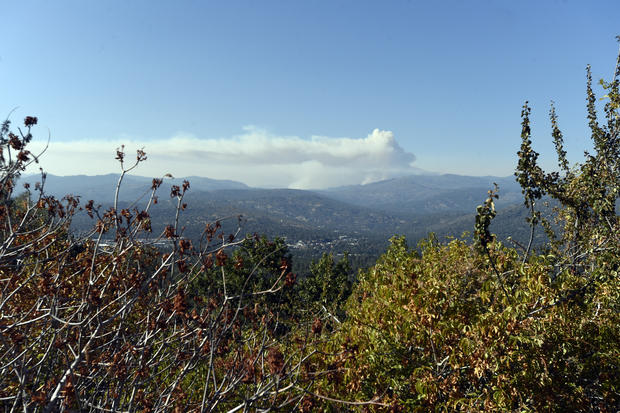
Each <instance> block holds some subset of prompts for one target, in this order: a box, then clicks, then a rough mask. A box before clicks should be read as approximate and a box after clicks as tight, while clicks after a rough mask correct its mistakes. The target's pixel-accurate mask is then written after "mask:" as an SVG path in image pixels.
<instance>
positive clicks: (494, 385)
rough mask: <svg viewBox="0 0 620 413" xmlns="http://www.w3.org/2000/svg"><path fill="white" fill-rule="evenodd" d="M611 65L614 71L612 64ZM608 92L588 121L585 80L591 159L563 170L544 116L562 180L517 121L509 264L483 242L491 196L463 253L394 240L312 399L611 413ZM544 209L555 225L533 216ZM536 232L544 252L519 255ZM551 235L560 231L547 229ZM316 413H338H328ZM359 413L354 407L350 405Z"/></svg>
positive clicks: (351, 309)
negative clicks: (544, 165) (522, 211)
mask: <svg viewBox="0 0 620 413" xmlns="http://www.w3.org/2000/svg"><path fill="white" fill-rule="evenodd" d="M619 62H620V58H619ZM615 73H616V78H615V79H614V80H613V81H612V82H610V83H605V82H601V84H602V86H603V87H604V88H605V89H606V91H607V96H606V97H607V99H608V101H607V103H606V105H605V115H606V120H607V122H606V125H604V126H601V125H600V124H599V122H598V121H597V113H596V108H595V102H596V99H595V96H594V93H593V92H592V88H591V77H590V71H589V68H588V72H587V80H588V81H587V94H588V119H589V125H590V129H591V131H592V139H593V142H594V150H595V153H594V154H586V160H585V162H584V163H583V164H580V165H577V166H575V167H573V168H569V166H568V161H567V159H566V153H565V151H564V149H563V141H562V134H561V132H560V130H559V127H558V120H557V115H556V113H555V110H554V109H553V107H552V108H551V112H550V118H551V123H552V127H553V139H554V142H555V146H556V149H557V154H558V162H559V166H560V168H561V172H553V173H546V172H544V171H543V170H542V169H541V168H540V167H539V165H538V162H537V158H538V154H537V153H536V152H535V151H534V150H533V149H532V146H531V144H532V142H531V139H530V138H531V136H530V135H531V133H530V126H529V114H530V108H529V106H528V105H527V103H526V105H525V106H524V108H523V112H522V117H523V125H522V126H523V127H522V134H521V137H522V145H521V150H520V151H519V154H518V155H519V163H518V166H517V172H516V176H517V180H518V182H519V183H520V184H521V187H522V189H523V193H524V198H525V204H526V206H527V207H528V208H529V209H530V212H531V215H530V217H529V219H528V221H529V223H530V226H531V237H530V243H529V245H527V246H523V250H522V251H521V252H520V253H519V251H517V250H516V249H513V248H507V247H505V246H504V245H502V244H501V243H500V242H498V241H497V239H496V237H495V236H494V235H493V234H491V233H490V232H489V224H490V223H491V220H492V219H493V217H494V216H495V208H494V199H495V198H497V194H496V191H490V192H489V198H488V199H487V200H486V202H485V203H484V204H483V205H481V206H480V207H479V208H478V215H477V217H476V225H475V238H474V242H473V244H469V243H466V242H464V241H461V240H453V241H451V242H449V243H448V244H441V243H439V242H438V241H437V240H436V239H435V238H434V237H432V236H431V237H430V238H429V239H428V240H426V241H423V242H422V243H421V244H420V246H419V249H420V251H421V252H416V251H410V250H409V248H408V247H407V245H406V241H405V240H404V238H398V237H396V238H393V239H392V245H391V246H390V247H389V249H388V251H387V252H386V253H385V254H384V255H383V256H382V257H381V258H380V259H379V261H378V262H377V264H376V265H375V266H374V267H373V268H371V269H370V270H368V271H367V272H364V273H362V274H360V277H359V283H358V285H357V286H356V287H355V288H354V292H353V294H352V296H351V297H350V299H349V300H348V302H347V306H346V311H347V320H346V322H345V323H344V324H343V325H342V327H341V328H340V330H339V331H338V332H337V333H336V334H335V335H334V336H333V337H332V339H331V340H330V341H329V343H328V345H327V346H326V347H325V349H324V351H325V352H326V353H327V354H331V356H330V357H327V358H326V359H325V360H323V361H324V363H325V364H324V365H320V366H319V367H321V368H327V369H328V370H329V371H331V372H332V373H331V375H329V376H325V377H324V378H323V380H322V381H321V382H320V384H319V385H318V386H317V387H316V394H317V395H319V396H320V395H331V398H332V399H339V400H345V401H349V402H351V403H355V401H356V400H358V401H359V400H369V402H367V403H365V404H364V408H365V409H376V410H384V409H388V408H389V409H392V410H395V411H429V410H442V411H453V410H461V411H499V410H502V411H516V410H519V411H538V410H545V411H547V410H548V411H607V412H612V411H616V409H617V408H618V406H619V405H620V380H619V378H620V366H619V363H618V360H620V346H619V344H620V331H619V329H618V325H620V324H619V323H620V285H619V277H618V269H619V267H620V217H619V216H618V215H617V209H616V202H617V200H618V197H619V195H620V117H619V113H618V109H619V108H620V95H619V92H618V85H619V82H618V79H617V77H618V76H620V68H619V67H618V66H616V72H615ZM545 195H548V196H550V197H552V198H553V199H555V200H557V201H558V202H559V204H560V207H559V208H558V209H557V210H556V213H557V214H556V219H557V222H556V223H553V222H550V221H549V220H547V219H545V218H544V217H543V216H541V214H540V213H539V211H538V209H537V203H538V202H539V201H540V200H541V199H542V197H543V196H545ZM539 225H542V226H543V229H544V230H545V231H546V232H547V234H548V236H549V237H550V239H551V240H552V241H551V243H550V244H549V245H548V247H547V249H546V250H545V251H544V252H543V253H541V254H538V255H531V252H532V251H531V244H532V242H531V240H532V239H533V238H534V231H535V230H536V229H537V228H538V226H539ZM557 227H559V228H560V230H559V231H554V228H557ZM331 403H332V404H329V405H327V406H326V408H325V409H326V410H338V408H339V405H338V404H337V403H336V402H331ZM358 405H359V403H358Z"/></svg>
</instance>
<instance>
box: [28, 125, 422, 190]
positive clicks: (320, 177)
mask: <svg viewBox="0 0 620 413" xmlns="http://www.w3.org/2000/svg"><path fill="white" fill-rule="evenodd" d="M121 144H125V148H126V153H127V159H128V161H129V160H132V159H134V154H135V150H136V149H139V148H144V150H145V152H146V153H147V156H148V160H147V161H146V162H145V163H143V164H141V165H140V166H139V167H138V169H136V170H135V172H134V173H135V174H137V175H144V176H161V175H163V174H165V173H171V174H172V175H174V176H176V177H181V176H206V177H209V178H215V179H231V180H236V181H241V182H244V183H246V184H248V185H250V186H257V187H283V188H299V189H317V188H327V187H333V186H339V185H351V184H363V183H369V182H374V181H378V180H382V179H387V178H392V177H396V176H403V175H410V174H415V173H419V172H420V170H419V169H418V168H415V167H414V166H413V162H414V161H415V156H414V155H413V154H412V153H409V152H406V151H405V150H404V149H403V148H402V147H401V146H400V145H399V144H398V142H397V141H396V139H395V138H394V134H393V133H392V132H390V131H383V130H379V129H375V130H373V131H372V133H370V134H369V135H368V136H367V137H365V138H330V137H325V136H313V137H311V138H310V139H302V138H300V137H297V136H275V135H272V134H269V133H268V132H266V131H264V130H261V129H258V128H255V127H246V128H244V133H243V134H241V135H238V136H234V137H232V138H229V139H200V138H197V137H195V136H193V135H187V134H179V135H177V136H175V137H172V138H170V139H166V140H153V141H145V142H138V141H127V140H126V141H123V142H121V141H101V140H96V141H87V140H84V141H71V142H53V141H52V142H51V143H50V146H49V148H48V150H47V152H46V153H45V154H44V155H43V157H42V158H41V166H42V167H43V169H44V170H45V171H47V172H50V173H52V174H56V175H77V174H85V175H98V174H105V173H111V172H118V171H119V169H118V164H117V161H115V160H114V156H115V148H117V147H120V145H121ZM42 147H43V144H42V143H37V142H33V144H32V145H31V150H32V151H33V152H35V153H36V152H37V150H41V148H42ZM31 172H32V171H31Z"/></svg>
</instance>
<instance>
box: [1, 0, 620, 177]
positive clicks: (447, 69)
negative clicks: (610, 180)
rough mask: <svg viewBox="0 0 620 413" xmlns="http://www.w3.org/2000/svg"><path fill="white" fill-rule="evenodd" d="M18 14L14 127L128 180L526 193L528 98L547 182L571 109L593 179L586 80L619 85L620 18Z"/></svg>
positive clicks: (221, 5)
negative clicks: (553, 121)
mask: <svg viewBox="0 0 620 413" xmlns="http://www.w3.org/2000/svg"><path fill="white" fill-rule="evenodd" d="M0 16H2V18H1V23H0V117H6V116H9V115H10V119H11V120H12V121H13V124H14V125H18V124H20V123H21V120H22V119H23V118H24V117H25V116H27V115H33V116H37V117H38V118H39V125H38V126H37V127H36V129H34V135H35V140H34V141H33V143H32V145H31V148H30V149H31V150H32V151H33V152H37V151H40V150H42V149H43V148H44V146H45V145H46V143H47V141H48V137H49V146H48V148H47V151H46V152H45V154H44V155H43V156H42V157H41V166H42V167H43V169H45V170H46V171H47V172H49V173H52V174H57V175H76V174H85V175H96V174H102V173H111V172H118V170H119V165H118V163H117V162H116V161H115V160H114V155H115V150H116V148H117V147H119V146H120V145H122V144H124V145H125V147H126V150H127V152H128V154H130V153H133V152H134V151H135V150H136V149H140V148H144V150H145V152H146V153H147V155H148V160H147V161H146V162H145V163H143V164H141V165H140V166H139V167H138V168H137V169H136V170H135V171H134V172H133V173H135V174H137V175H144V176H161V175H163V174H165V173H171V174H172V175H174V176H177V177H181V176H206V177H210V178H216V179H232V180H237V181H241V182H244V183H246V184H249V185H252V186H260V187H289V188H324V187H329V186H337V185H345V184H360V183H368V182H373V181H377V180H381V179H388V178H391V177H395V176H403V175H409V174H417V173H454V174H462V175H496V176H507V175H511V174H512V173H513V172H514V168H515V165H516V161H517V159H516V152H517V151H518V149H519V145H520V137H519V136H520V130H521V127H520V122H521V119H520V113H521V107H522V105H523V103H524V102H525V101H526V100H528V101H529V102H530V105H531V106H532V123H533V134H534V148H535V149H536V150H537V151H539V152H540V153H541V160H542V163H543V166H544V167H546V168H547V169H553V168H555V163H556V162H555V158H554V151H553V144H552V141H551V137H550V127H549V121H548V111H549V104H550V101H552V100H553V101H555V105H556V108H557V111H558V115H559V121H560V127H561V129H562V131H563V132H564V135H565V142H566V149H567V150H568V152H569V159H570V160H571V161H572V162H579V161H580V159H582V155H583V152H584V150H587V149H588V148H591V143H590V141H589V134H588V130H587V120H586V108H585V85H586V83H585V80H586V79H585V67H586V65H587V64H590V65H592V73H593V78H594V80H595V82H597V81H598V79H600V78H605V79H607V80H609V79H610V76H611V75H612V74H613V70H614V66H615V62H616V57H617V53H618V43H617V42H616V40H615V36H616V35H619V34H620V24H619V23H618V22H619V21H620V1H618V0H610V1H587V2H586V1H571V0H565V1H560V0H546V1H540V0H537V1H526V0H524V1H518V2H516V1H500V0H494V1H491V0H486V1H484V0H470V1H415V0H411V1H404V0H403V1H401V0H393V1H361V0H352V1H340V0H324V1H320V0H307V1H284V0H282V1H271V0H264V1H250V0H247V1H235V0H231V1H189V0H186V1H185V0H179V1H174V2H172V1H154V0H143V1H138V0H132V1H120V0H106V1H84V0H75V1H65V0H58V1H53V2H52V1H28V0H21V1H8V0H0ZM595 91H596V92H598V93H599V96H602V93H601V92H602V91H601V89H600V88H599V87H596V88H595ZM11 111H12V112H11Z"/></svg>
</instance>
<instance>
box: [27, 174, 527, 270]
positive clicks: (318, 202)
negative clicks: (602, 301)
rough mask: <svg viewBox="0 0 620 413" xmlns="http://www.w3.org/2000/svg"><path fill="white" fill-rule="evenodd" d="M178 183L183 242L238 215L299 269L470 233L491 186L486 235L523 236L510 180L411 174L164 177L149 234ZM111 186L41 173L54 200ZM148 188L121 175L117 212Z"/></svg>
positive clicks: (100, 193) (109, 194)
mask: <svg viewBox="0 0 620 413" xmlns="http://www.w3.org/2000/svg"><path fill="white" fill-rule="evenodd" d="M183 179H187V180H188V181H189V182H190V185H191V187H190V190H189V192H188V193H187V195H186V199H185V201H186V202H187V205H188V207H187V209H186V210H185V211H183V213H182V215H181V225H182V226H183V227H184V228H185V229H184V235H185V236H187V237H189V238H193V239H198V238H199V237H200V234H201V232H202V229H203V228H204V225H205V224H206V223H207V222H213V221H214V220H216V219H221V218H223V217H230V216H233V217H235V216H238V215H242V216H243V226H242V233H244V234H245V233H258V234H266V235H268V236H270V237H275V236H281V237H285V238H286V239H287V242H288V243H289V244H290V245H302V244H303V245H306V247H304V248H301V247H299V248H298V249H294V248H292V251H293V253H294V255H296V256H298V257H300V261H301V262H303V263H304V265H305V264H307V261H308V260H310V259H315V258H317V257H318V256H319V255H320V254H321V253H322V252H324V251H326V250H332V251H333V252H335V253H342V252H343V251H345V250H347V251H350V252H351V253H352V255H353V256H355V257H358V258H359V259H358V261H359V262H358V264H359V265H360V266H363V265H364V264H366V263H371V262H372V261H373V260H374V259H376V257H377V256H378V255H379V254H380V253H381V252H382V251H383V249H384V248H385V246H386V244H387V239H389V238H390V237H391V236H393V235H395V234H402V235H406V236H407V239H408V240H409V241H410V244H411V245H415V243H416V242H417V241H418V240H419V239H421V238H423V237H425V236H426V235H427V234H428V232H435V233H436V234H437V235H438V236H439V237H444V236H456V237H459V236H460V235H461V234H462V233H463V232H465V231H470V232H471V231H472V230H473V225H474V216H475V212H476V206H477V205H480V204H481V203H482V202H484V200H485V199H486V197H487V191H488V190H489V189H491V188H492V187H493V183H494V182H495V183H497V184H498V185H499V187H500V199H499V201H498V202H497V206H498V210H499V212H498V216H497V218H496V219H495V220H494V223H493V227H492V229H493V230H494V231H495V232H496V233H497V234H498V236H500V237H501V238H505V237H507V236H512V237H513V238H514V239H516V240H518V241H520V242H522V243H523V242H525V240H526V239H527V237H528V235H529V232H528V227H527V225H526V223H525V220H524V218H525V216H526V215H527V211H526V210H525V209H524V208H523V205H522V195H521V190H520V187H519V186H518V184H517V183H516V182H515V181H514V178H512V177H491V176H488V177H472V176H459V175H412V176H406V177H402V178H395V179H389V180H385V181H380V182H375V183H371V184H366V185H352V186H344V187H338V188H330V189H326V190H320V191H306V190H293V189H260V188H250V187H248V186H247V185H244V184H242V183H240V182H235V181H225V180H215V179H209V178H201V177H188V178H178V179H165V180H164V182H165V183H164V185H162V187H161V188H160V190H159V191H158V196H159V200H160V201H159V203H158V204H157V205H154V206H153V208H152V210H151V215H152V217H153V222H154V223H157V224H158V225H156V226H155V227H154V233H157V232H158V231H161V230H162V229H163V227H164V225H166V224H167V223H170V222H172V221H173V217H174V201H173V200H172V199H170V196H169V190H170V186H171V185H173V184H176V185H179V184H181V183H182V181H183ZM36 181H40V176H25V177H23V178H22V179H21V182H20V183H24V182H29V183H30V184H31V185H34V183H35V182H36ZM117 181H118V175H115V174H109V175H99V176H85V175H80V176H66V177H61V176H54V175H48V176H47V180H46V183H45V191H46V192H47V193H49V194H52V195H54V196H57V197H59V196H64V195H65V194H67V193H71V194H73V195H81V197H82V200H83V201H84V202H86V201H87V200H89V199H94V200H95V201H96V203H99V204H101V205H103V206H104V207H106V206H109V205H110V204H111V203H112V200H113V198H114V190H115V188H116V184H117ZM151 182H152V179H151V178H145V177H139V176H133V175H128V176H126V177H125V178H124V180H123V184H122V186H121V191H120V197H119V199H120V202H121V205H120V206H123V207H126V206H129V205H130V204H132V203H133V204H134V205H135V206H136V207H138V208H139V205H141V204H142V203H144V202H146V200H147V199H148V194H149V192H150V190H149V189H150V187H151ZM135 201H137V202H135ZM227 222H228V224H227V228H226V229H227V230H228V231H230V232H232V231H234V230H235V228H236V225H237V221H236V220H235V219H232V220H229V221H227ZM92 224H93V223H92V220H90V218H88V217H87V216H86V215H85V214H81V215H78V216H77V217H75V219H74V228H75V229H76V230H77V231H84V230H86V229H88V228H90V227H91V226H92ZM299 241H302V242H301V243H300V242H299ZM310 246H311V247H310ZM295 248H297V247H295Z"/></svg>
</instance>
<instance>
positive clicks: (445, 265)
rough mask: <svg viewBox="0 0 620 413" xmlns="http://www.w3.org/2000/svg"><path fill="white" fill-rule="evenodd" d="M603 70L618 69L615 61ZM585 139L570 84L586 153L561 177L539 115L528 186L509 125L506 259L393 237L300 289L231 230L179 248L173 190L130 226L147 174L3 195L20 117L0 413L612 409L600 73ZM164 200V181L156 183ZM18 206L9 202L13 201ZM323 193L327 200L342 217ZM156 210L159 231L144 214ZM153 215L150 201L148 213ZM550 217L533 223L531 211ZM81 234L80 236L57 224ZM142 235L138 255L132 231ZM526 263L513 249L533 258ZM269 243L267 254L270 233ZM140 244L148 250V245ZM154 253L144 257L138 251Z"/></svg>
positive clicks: (606, 154) (615, 362) (525, 156)
mask: <svg viewBox="0 0 620 413" xmlns="http://www.w3.org/2000/svg"><path fill="white" fill-rule="evenodd" d="M619 58H620V56H619ZM614 73H615V76H614V78H613V79H612V80H611V81H610V82H605V81H601V82H600V84H601V87H602V88H603V90H604V99H605V106H604V109H603V112H604V119H599V117H600V116H599V113H598V111H597V107H596V106H597V98H596V96H595V93H594V91H593V87H592V79H591V75H590V69H589V67H588V69H587V84H586V90H587V113H588V115H587V121H588V125H589V128H590V131H591V139H592V143H593V151H592V153H586V156H585V159H584V161H583V162H582V163H580V164H577V165H574V166H571V165H570V164H569V162H568V159H567V154H566V151H565V150H564V143H563V135H562V132H561V130H560V126H559V124H560V122H559V120H558V115H557V114H556V112H555V109H554V107H553V106H552V107H551V109H550V113H549V117H550V122H551V126H552V139H553V142H554V144H555V148H556V152H557V159H558V167H559V169H558V171H553V172H547V171H544V170H543V169H542V168H541V167H540V165H539V162H538V153H537V152H536V151H535V150H534V149H533V146H532V145H533V143H532V137H531V129H530V114H531V109H530V107H529V105H528V103H527V102H526V103H525V105H524V106H523V108H522V112H521V118H522V129H521V149H520V151H519V152H518V155H517V159H516V161H517V166H516V172H515V177H516V180H517V182H518V184H519V186H520V188H521V191H522V194H523V202H524V207H525V208H526V210H527V211H528V214H527V223H526V225H527V228H529V231H528V233H527V236H526V237H525V240H524V241H523V242H519V243H518V244H517V245H511V244H507V243H505V242H503V241H502V239H501V238H500V237H498V236H496V235H495V234H494V232H493V231H492V229H493V227H492V226H491V225H492V223H493V220H494V218H495V216H496V215H497V211H496V201H497V199H498V197H501V196H502V194H501V192H499V193H498V191H497V190H496V189H493V188H489V192H488V197H487V198H486V200H485V199H480V202H479V203H480V206H478V207H477V209H476V211H472V213H475V219H474V220H473V221H474V223H473V225H472V227H471V228H470V230H471V234H473V236H470V237H468V238H466V239H461V238H459V237H456V238H454V239H452V240H449V241H444V240H442V239H439V238H437V237H436V236H434V235H433V234H430V235H428V236H427V237H425V238H424V239H423V240H422V241H420V242H419V244H418V245H417V246H410V245H408V243H407V240H406V239H405V237H402V236H394V237H393V238H391V240H390V241H389V244H390V245H389V246H388V247H387V250H386V251H385V252H384V253H383V254H382V255H381V257H380V258H379V259H378V260H377V261H376V262H375V263H374V264H373V265H371V266H370V267H369V268H368V269H366V270H361V271H360V272H359V273H357V274H352V271H351V261H350V259H351V257H349V256H348V255H347V254H344V255H343V256H341V257H336V256H334V255H333V254H325V255H323V256H322V258H320V259H318V260H314V261H313V262H312V263H311V264H310V265H309V267H308V271H307V274H306V275H305V276H304V277H298V276H297V275H296V273H295V271H293V270H292V268H293V267H292V266H293V262H292V256H291V252H290V251H289V248H288V247H287V245H286V243H285V242H284V241H283V240H282V239H281V238H277V237H274V236H273V235H274V234H268V235H269V236H265V235H262V234H256V235H253V236H243V235H242V234H241V233H239V232H236V231H235V228H237V225H236V222H235V220H236V217H231V218H229V219H228V220H223V221H214V222H211V223H209V224H206V225H202V226H201V227H200V228H191V230H192V231H194V232H196V231H197V232H198V236H192V238H191V239H190V238H189V237H186V236H184V233H183V231H182V230H181V229H182V226H183V222H184V221H183V214H184V212H186V210H187V209H188V208H190V207H191V206H190V205H189V204H190V202H191V199H190V196H189V195H188V194H190V191H191V187H190V183H189V182H182V183H178V184H174V185H172V186H171V187H170V190H169V193H162V194H160V193H159V192H160V191H161V189H162V188H161V186H162V182H163V181H162V179H159V178H156V179H153V180H152V184H151V190H150V195H149V196H147V197H146V198H145V199H143V200H141V201H140V202H137V203H134V204H133V205H125V204H123V203H122V202H120V201H119V198H118V193H119V190H120V188H122V187H123V180H124V179H125V178H126V176H127V174H128V173H130V172H132V171H133V170H134V169H135V168H137V167H139V164H141V163H142V162H144V161H146V158H147V154H146V153H145V152H143V151H141V150H139V151H138V152H137V153H136V155H135V157H132V156H130V155H129V154H128V153H126V152H125V151H124V148H119V149H118V150H117V156H116V159H117V161H118V162H119V167H120V174H119V176H118V181H117V190H116V193H115V194H114V196H113V198H112V204H111V206H110V207H100V206H98V204H97V203H96V202H94V201H91V200H89V201H82V200H81V199H79V198H77V197H73V196H66V197H64V198H57V197H54V196H52V195H49V194H48V193H47V192H46V189H45V179H46V176H45V174H44V173H43V172H42V175H41V179H40V180H39V183H37V184H35V185H30V184H26V185H24V186H23V188H18V187H17V186H16V182H17V181H18V179H19V177H20V175H21V174H22V172H23V171H24V170H25V169H26V167H28V166H29V165H32V164H33V163H38V162H39V154H34V153H31V152H30V151H29V150H28V145H29V143H30V142H31V140H32V138H33V135H32V133H33V131H34V129H35V128H36V125H37V121H38V120H37V118H36V117H31V116H29V117H26V118H25V120H24V122H23V124H22V125H19V126H18V127H13V126H12V124H11V122H10V120H7V121H5V122H4V123H3V124H2V127H1V129H0V174H1V176H0V242H1V247H0V406H2V408H3V410H6V411H13V410H23V411H29V412H30V411H32V412H52V411H67V412H68V411H131V412H133V411H145V412H156V411H175V412H177V411H178V412H181V411H183V412H185V411H196V412H199V411H200V412H204V411H229V412H241V411H302V412H310V411H397V412H398V411H403V412H404V411H601V412H615V411H618V409H619V408H620V366H619V360H620V331H619V329H618V325H620V285H619V281H620V279H619V276H618V270H619V266H620V217H619V216H618V212H617V201H618V198H619V194H620V115H619V112H620V92H619V80H618V78H619V77H620V66H619V65H618V63H616V66H615V72H614ZM164 179H165V177H164ZM24 190H25V192H22V191H24ZM353 195H354V194H353V193H352V194H348V195H347V194H346V193H345V194H344V195H343V196H353ZM158 196H159V197H161V198H162V199H166V200H167V201H166V202H167V205H168V207H169V208H170V209H171V214H172V217H173V218H172V220H171V223H170V224H167V225H165V226H163V227H161V228H160V226H159V223H158V222H157V215H156V214H151V211H152V209H153V208H154V205H155V204H156V202H157V199H158V198H157V197H158ZM168 200H170V201H171V202H168ZM545 200H552V201H553V203H552V205H555V206H554V207H553V208H552V209H549V208H546V207H544V206H543V203H544V201H545ZM78 212H80V213H82V214H85V215H86V216H88V218H89V219H90V220H91V228H92V229H91V230H90V231H89V232H88V233H86V234H76V233H75V232H73V231H71V223H72V219H73V217H74V216H75V215H76V214H77V213H78ZM154 231H155V232H156V233H155V234H153V232H154ZM540 234H544V236H545V237H546V238H545V239H546V244H544V246H543V248H538V249H534V248H533V246H534V245H535V242H536V241H535V240H536V239H537V238H536V237H537V236H539V235H540ZM275 235H277V234H275ZM158 237H159V238H158ZM154 238H158V239H160V240H162V241H165V242H164V244H165V246H164V247H161V245H158V244H156V243H153V242H144V240H145V239H154Z"/></svg>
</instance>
